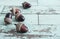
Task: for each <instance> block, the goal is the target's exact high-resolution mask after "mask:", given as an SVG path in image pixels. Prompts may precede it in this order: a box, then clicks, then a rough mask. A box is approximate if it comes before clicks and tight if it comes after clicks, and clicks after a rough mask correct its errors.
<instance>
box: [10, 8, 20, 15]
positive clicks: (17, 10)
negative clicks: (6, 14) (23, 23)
mask: <svg viewBox="0 0 60 39" xmlns="http://www.w3.org/2000/svg"><path fill="white" fill-rule="evenodd" d="M10 11H11V13H12V15H15V14H17V13H20V12H21V11H20V10H19V9H18V8H12V9H11V10H10Z"/></svg>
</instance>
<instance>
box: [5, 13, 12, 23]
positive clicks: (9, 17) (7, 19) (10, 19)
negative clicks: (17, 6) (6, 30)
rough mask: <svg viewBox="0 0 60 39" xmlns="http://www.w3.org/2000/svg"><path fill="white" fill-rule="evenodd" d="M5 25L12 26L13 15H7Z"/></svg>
mask: <svg viewBox="0 0 60 39" xmlns="http://www.w3.org/2000/svg"><path fill="white" fill-rule="evenodd" d="M4 22H5V24H11V23H12V15H11V13H7V14H6V16H5V18H4Z"/></svg>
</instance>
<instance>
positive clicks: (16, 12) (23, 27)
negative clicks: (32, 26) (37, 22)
mask: <svg viewBox="0 0 60 39" xmlns="http://www.w3.org/2000/svg"><path fill="white" fill-rule="evenodd" d="M24 7H25V6H24ZM10 11H11V13H7V14H6V16H5V18H4V22H5V24H11V23H12V16H13V15H14V16H15V19H16V21H18V22H19V23H18V24H15V25H16V31H17V32H20V33H25V32H27V31H28V27H26V25H25V24H23V23H22V22H23V21H24V20H25V18H24V16H23V15H22V14H21V12H20V10H19V9H17V8H12V10H10Z"/></svg>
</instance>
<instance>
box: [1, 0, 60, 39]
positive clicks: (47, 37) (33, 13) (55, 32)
mask: <svg viewBox="0 0 60 39" xmlns="http://www.w3.org/2000/svg"><path fill="white" fill-rule="evenodd" d="M24 1H27V2H29V3H31V5H32V7H31V8H29V9H23V8H22V5H21V3H23V2H24ZM53 1H55V2H54V3H53ZM53 1H52V0H51V1H48V0H45V1H43V0H42V1H41V0H23V1H22V0H16V1H15V0H12V1H11V0H6V1H4V0H0V2H1V4H0V39H60V21H59V20H60V7H59V6H60V5H59V2H60V1H57V0H53ZM13 2H14V3H13ZM45 3H46V4H45ZM12 7H17V8H19V9H20V10H21V13H22V14H23V15H24V17H25V21H24V22H23V23H24V24H25V25H26V26H27V27H28V29H29V31H28V32H27V33H17V32H16V27H15V25H14V24H15V23H18V22H16V21H15V17H14V16H13V18H12V20H13V21H12V24H10V25H4V17H5V15H6V13H8V12H10V11H9V10H10V9H11V8H12Z"/></svg>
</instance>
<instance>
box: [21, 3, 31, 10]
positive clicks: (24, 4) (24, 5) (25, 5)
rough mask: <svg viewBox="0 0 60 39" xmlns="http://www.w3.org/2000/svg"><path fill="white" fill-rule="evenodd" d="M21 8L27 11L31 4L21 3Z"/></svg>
mask: <svg viewBox="0 0 60 39" xmlns="http://www.w3.org/2000/svg"><path fill="white" fill-rule="evenodd" d="M22 6H23V8H24V9H27V8H30V7H31V4H30V3H28V2H24V3H22Z"/></svg>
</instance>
